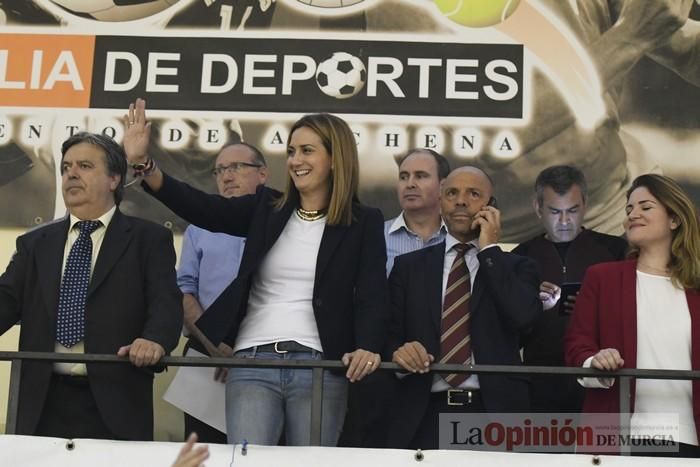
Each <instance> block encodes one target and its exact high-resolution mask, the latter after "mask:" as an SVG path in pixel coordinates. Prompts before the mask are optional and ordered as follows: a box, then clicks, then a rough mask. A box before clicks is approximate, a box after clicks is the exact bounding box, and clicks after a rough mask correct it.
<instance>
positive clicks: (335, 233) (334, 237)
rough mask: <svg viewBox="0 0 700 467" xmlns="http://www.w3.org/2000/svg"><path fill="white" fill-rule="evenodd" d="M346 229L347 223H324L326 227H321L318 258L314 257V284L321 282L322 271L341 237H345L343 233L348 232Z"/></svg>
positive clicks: (347, 227)
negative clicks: (321, 234)
mask: <svg viewBox="0 0 700 467" xmlns="http://www.w3.org/2000/svg"><path fill="white" fill-rule="evenodd" d="M348 229H349V226H347V225H326V228H325V229H323V236H322V237H321V245H320V246H319V248H318V258H317V259H316V277H315V284H320V283H321V278H322V277H323V273H324V271H325V270H326V267H327V266H328V263H330V260H331V258H332V257H333V253H334V252H335V249H336V248H338V245H340V242H341V240H343V237H345V234H346V233H347V232H348ZM314 288H315V286H314Z"/></svg>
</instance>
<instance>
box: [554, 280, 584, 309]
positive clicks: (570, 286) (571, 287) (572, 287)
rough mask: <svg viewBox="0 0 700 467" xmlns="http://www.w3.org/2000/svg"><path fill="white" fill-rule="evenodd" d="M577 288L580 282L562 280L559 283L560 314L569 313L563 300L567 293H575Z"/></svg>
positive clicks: (579, 287)
mask: <svg viewBox="0 0 700 467" xmlns="http://www.w3.org/2000/svg"><path fill="white" fill-rule="evenodd" d="M579 290H581V283H580V282H564V283H563V284H562V285H561V298H559V313H560V314H562V315H569V314H571V311H570V310H567V308H566V307H565V306H564V302H565V301H566V299H567V297H568V296H569V295H576V294H577V293H578V291H579Z"/></svg>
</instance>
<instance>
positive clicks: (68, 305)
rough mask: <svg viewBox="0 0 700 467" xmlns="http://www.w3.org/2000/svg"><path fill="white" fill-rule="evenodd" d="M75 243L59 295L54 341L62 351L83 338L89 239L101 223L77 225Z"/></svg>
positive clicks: (90, 247)
mask: <svg viewBox="0 0 700 467" xmlns="http://www.w3.org/2000/svg"><path fill="white" fill-rule="evenodd" d="M76 225H77V226H78V228H79V229H80V235H78V239H77V240H76V241H75V243H73V246H72V247H71V249H70V253H68V259H67V260H66V268H65V270H64V271H63V281H61V288H60V290H59V292H58V314H57V316H56V340H57V341H58V342H59V343H60V344H61V345H63V346H64V347H72V346H74V345H75V344H77V343H78V342H80V341H82V340H83V336H84V335H85V301H86V299H87V291H88V285H89V284H90V265H91V263H92V239H91V238H90V234H91V233H93V232H94V231H95V230H97V229H98V228H99V227H100V226H101V225H102V222H100V221H80V222H78V223H77V224H76Z"/></svg>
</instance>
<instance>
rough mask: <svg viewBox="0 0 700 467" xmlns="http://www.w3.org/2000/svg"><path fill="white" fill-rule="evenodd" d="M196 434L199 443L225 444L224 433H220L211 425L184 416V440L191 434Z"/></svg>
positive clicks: (186, 415) (189, 416)
mask: <svg viewBox="0 0 700 467" xmlns="http://www.w3.org/2000/svg"><path fill="white" fill-rule="evenodd" d="M193 431H194V432H195V433H197V438H198V439H199V442H200V443H209V444H211V443H214V444H227V441H226V433H222V432H220V431H219V430H217V429H216V428H214V427H213V426H211V425H207V424H206V423H204V422H202V421H200V420H199V419H197V418H194V417H193V416H191V415H188V414H185V439H187V437H188V436H189V435H190V433H192V432H193Z"/></svg>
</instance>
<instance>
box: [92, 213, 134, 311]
mask: <svg viewBox="0 0 700 467" xmlns="http://www.w3.org/2000/svg"><path fill="white" fill-rule="evenodd" d="M131 235H132V233H131V223H130V222H129V220H128V219H127V218H126V217H124V216H123V215H122V214H121V212H120V211H119V209H117V210H116V211H115V212H114V217H112V220H111V221H110V223H109V225H108V226H107V231H106V232H105V237H104V239H103V240H102V246H101V247H100V253H99V255H98V256H97V261H96V262H95V270H94V271H93V272H92V278H91V279H90V286H89V287H88V297H89V296H90V295H91V294H92V293H93V292H94V291H95V290H97V288H98V287H99V286H100V284H102V281H104V280H105V278H106V277H107V274H109V271H110V270H111V269H112V268H113V267H114V265H115V264H116V262H117V261H118V260H119V258H121V256H122V253H123V252H124V250H125V249H126V247H127V245H128V244H129V242H130V241H131Z"/></svg>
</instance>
